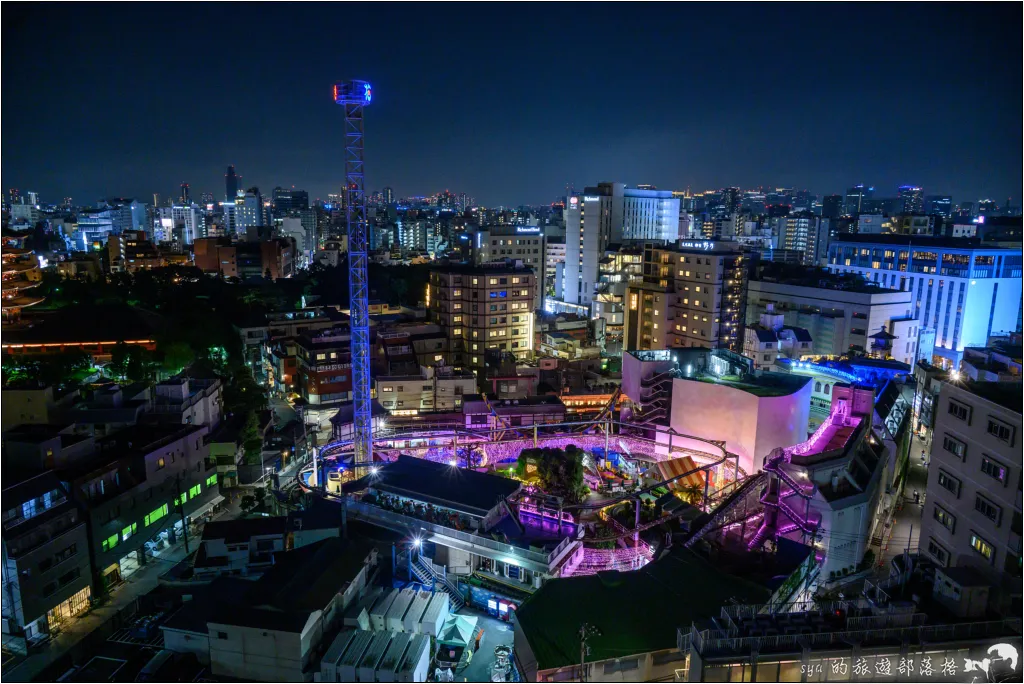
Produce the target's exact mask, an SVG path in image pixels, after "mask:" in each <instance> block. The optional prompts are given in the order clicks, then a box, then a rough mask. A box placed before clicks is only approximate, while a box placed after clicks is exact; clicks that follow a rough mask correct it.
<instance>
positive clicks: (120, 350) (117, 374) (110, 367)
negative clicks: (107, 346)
mask: <svg viewBox="0 0 1024 684" xmlns="http://www.w3.org/2000/svg"><path fill="white" fill-rule="evenodd" d="M130 361H131V349H130V348H129V347H128V345H127V344H125V343H124V342H123V341H121V342H118V343H117V344H116V345H114V349H113V351H111V352H110V363H109V364H107V372H108V374H112V375H113V376H114V379H116V380H124V379H125V377H127V375H128V363H129V362H130Z"/></svg>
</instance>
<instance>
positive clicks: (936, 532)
mask: <svg viewBox="0 0 1024 684" xmlns="http://www.w3.org/2000/svg"><path fill="white" fill-rule="evenodd" d="M1019 348H1020V347H1019V342H1018V349H1019ZM1014 357H1016V359H1015V358H1014ZM996 367H1001V368H1002V370H1003V373H1004V374H1005V376H1006V377H1008V378H1014V377H1015V378H1016V382H1013V381H1009V382H1005V381H1004V382H1001V381H999V378H998V377H997V375H996V372H993V369H995V368H996ZM1020 372H1021V366H1020V355H1019V352H1018V353H1017V354H1016V355H1015V354H1013V353H1009V354H1005V353H1002V352H1001V351H1000V350H998V349H991V348H989V349H985V348H981V349H968V350H966V353H965V355H964V358H963V365H962V367H961V368H960V370H959V371H956V372H952V373H949V374H948V375H946V376H945V378H942V379H940V380H938V382H939V383H940V386H939V387H940V388H939V392H938V397H937V398H936V399H935V402H934V406H935V410H934V416H935V426H934V430H933V435H934V438H933V439H932V447H931V456H930V463H929V465H928V488H927V490H926V494H925V497H924V500H925V502H926V503H925V506H924V515H923V516H922V531H921V542H920V547H919V548H920V550H921V555H922V556H925V557H929V558H931V559H932V560H934V561H935V562H936V563H938V564H939V565H940V566H942V567H948V568H952V567H956V568H962V567H969V568H972V569H973V570H974V571H976V572H977V573H979V574H980V576H981V577H982V578H983V580H984V581H985V582H986V583H989V584H991V585H992V586H993V587H994V588H995V591H993V595H992V596H991V598H990V601H989V604H990V606H993V605H1002V606H1003V607H1006V606H1007V604H1009V603H1010V602H1011V600H1012V599H1011V597H1012V596H1014V595H1016V597H1017V599H1016V601H1017V609H1016V612H1019V610H1020V608H1019V607H1020V587H1021V547H1020V515H1021V514H1020V477H1021V468H1022V467H1024V461H1022V460H1021V426H1022V423H1021V399H1020V397H1021V390H1020ZM1015 485H1016V486H1015Z"/></svg>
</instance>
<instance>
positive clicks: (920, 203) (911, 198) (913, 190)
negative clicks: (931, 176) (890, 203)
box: [896, 185, 924, 214]
mask: <svg viewBox="0 0 1024 684" xmlns="http://www.w3.org/2000/svg"><path fill="white" fill-rule="evenodd" d="M896 198H897V199H898V200H899V205H900V211H901V212H902V213H904V214H923V213H924V190H923V189H922V188H919V187H918V186H916V185H901V186H900V187H899V190H898V191H897V193H896Z"/></svg>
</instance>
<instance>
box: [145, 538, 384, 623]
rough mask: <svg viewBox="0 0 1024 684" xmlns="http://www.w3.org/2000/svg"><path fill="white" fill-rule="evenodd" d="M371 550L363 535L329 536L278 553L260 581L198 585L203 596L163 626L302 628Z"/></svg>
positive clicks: (219, 580)
mask: <svg viewBox="0 0 1024 684" xmlns="http://www.w3.org/2000/svg"><path fill="white" fill-rule="evenodd" d="M282 520H283V518H282ZM372 549H373V545H372V544H371V543H370V542H368V541H364V540H362V539H349V540H346V539H342V538H340V537H330V538H328V539H324V540H321V541H318V542H315V543H313V544H310V545H308V546H303V547H301V548H299V549H295V550H293V551H284V552H278V553H275V554H274V564H273V565H272V566H271V567H270V568H269V569H268V570H267V572H265V573H264V574H263V575H262V576H261V577H260V578H259V579H258V580H256V581H252V580H244V579H240V578H235V577H221V578H217V579H216V580H214V581H213V582H212V583H211V584H210V585H209V587H208V589H207V590H206V591H205V592H204V591H203V590H202V589H199V590H198V591H199V592H200V593H201V594H202V599H203V600H192V601H188V602H186V603H185V605H184V606H183V607H182V608H181V610H179V611H178V612H177V613H175V614H174V615H173V616H171V618H170V619H168V620H167V622H166V623H164V626H165V627H167V628H170V629H180V630H185V631H193V632H199V633H205V632H207V630H208V627H207V623H210V622H212V623H215V624H228V625H239V626H243V627H256V628H260V627H264V628H269V629H274V630H281V631H291V632H299V631H301V630H302V629H303V627H305V625H306V623H307V622H308V620H309V617H310V615H311V613H312V612H313V611H316V610H323V609H324V608H325V607H326V606H327V604H328V602H329V601H330V600H331V599H332V598H333V597H334V595H335V594H337V593H339V592H342V591H344V589H345V587H346V586H347V584H348V583H349V582H351V581H352V580H353V579H354V578H355V577H356V575H357V574H358V573H359V571H360V570H361V569H362V567H363V565H364V563H365V562H366V558H367V556H368V555H369V554H370V552H371V551H372Z"/></svg>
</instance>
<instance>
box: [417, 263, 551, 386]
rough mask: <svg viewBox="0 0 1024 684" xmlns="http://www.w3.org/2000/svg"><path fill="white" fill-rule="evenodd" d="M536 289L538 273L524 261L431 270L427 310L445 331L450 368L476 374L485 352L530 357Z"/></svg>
mask: <svg viewBox="0 0 1024 684" xmlns="http://www.w3.org/2000/svg"><path fill="white" fill-rule="evenodd" d="M537 287H538V285H537V276H536V274H535V273H534V271H533V270H532V269H530V268H529V267H528V266H525V265H524V264H522V262H514V263H510V264H508V265H497V264H488V265H484V266H473V265H447V266H441V267H439V268H437V269H436V270H434V271H432V272H431V274H430V285H429V289H428V292H427V293H428V309H429V311H430V316H431V319H432V320H433V321H434V322H436V323H438V324H439V325H440V326H441V327H442V329H444V331H445V332H446V334H447V337H448V339H449V348H450V350H451V357H452V360H451V365H452V366H453V368H454V369H455V370H456V371H459V370H462V369H469V370H471V371H473V372H474V373H480V372H481V371H483V369H484V353H485V351H486V350H496V351H499V352H507V353H509V354H513V355H515V356H516V357H517V358H529V357H530V356H531V355H532V354H533V344H534V342H533V314H534V311H535V310H536V306H535V301H536V290H537Z"/></svg>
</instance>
